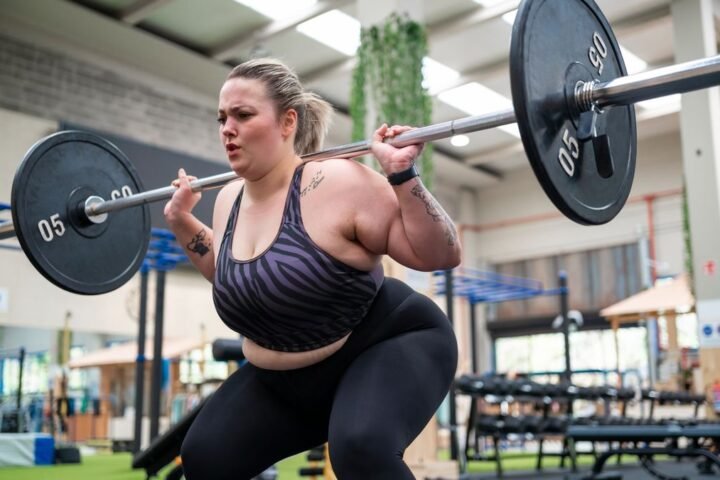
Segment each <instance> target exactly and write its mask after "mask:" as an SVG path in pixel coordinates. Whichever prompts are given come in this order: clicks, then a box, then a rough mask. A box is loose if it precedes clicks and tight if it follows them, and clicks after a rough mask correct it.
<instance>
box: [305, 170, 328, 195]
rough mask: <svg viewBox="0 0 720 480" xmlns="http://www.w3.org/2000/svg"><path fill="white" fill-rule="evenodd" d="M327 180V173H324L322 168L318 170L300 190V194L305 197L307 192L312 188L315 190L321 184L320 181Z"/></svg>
mask: <svg viewBox="0 0 720 480" xmlns="http://www.w3.org/2000/svg"><path fill="white" fill-rule="evenodd" d="M323 180H325V175H323V173H322V170H318V171H317V173H316V174H315V175H313V177H312V178H311V179H310V183H309V184H308V185H307V186H306V187H305V188H303V189H302V191H301V192H300V196H301V197H304V196H305V195H306V194H308V193H310V192H311V191H312V190H315V189H316V188H317V186H318V185H320V182H322V181H323Z"/></svg>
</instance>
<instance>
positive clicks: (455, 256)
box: [371, 125, 461, 271]
mask: <svg viewBox="0 0 720 480" xmlns="http://www.w3.org/2000/svg"><path fill="white" fill-rule="evenodd" d="M407 130H410V127H399V126H393V127H390V128H388V127H387V126H386V125H383V126H382V127H380V128H379V129H378V130H376V131H375V134H374V135H373V142H372V147H371V150H372V153H373V155H374V156H375V157H376V158H377V159H378V162H380V165H381V166H382V169H383V171H384V172H385V174H386V175H391V174H393V173H397V172H403V171H405V170H407V169H408V168H410V167H411V166H412V165H413V163H414V161H415V159H416V158H417V157H418V156H419V155H420V153H421V151H422V145H411V146H408V147H403V148H395V147H393V146H391V145H388V144H386V143H383V142H382V140H383V139H384V138H386V137H393V136H395V135H399V134H400V133H402V132H404V131H407ZM388 187H389V188H391V189H392V190H393V191H394V194H395V195H394V196H395V199H393V200H394V202H392V203H394V205H385V206H384V208H387V209H390V211H389V212H388V211H386V212H384V213H389V214H390V217H389V218H388V220H387V223H386V228H387V237H386V238H387V247H386V249H387V253H388V255H390V256H391V257H392V258H394V259H395V260H397V261H398V262H400V263H401V264H403V265H405V266H408V267H410V268H413V269H416V270H423V271H430V270H439V269H447V268H453V267H456V266H457V265H459V264H460V257H461V246H460V244H459V242H458V238H457V232H456V230H455V225H454V224H453V222H452V220H451V219H450V217H449V216H448V214H447V213H446V212H445V210H443V208H442V207H441V206H440V203H439V202H438V201H437V200H436V199H435V198H434V197H433V196H432V194H431V193H430V192H429V191H428V190H427V189H426V188H425V186H424V185H423V184H422V181H421V180H420V177H413V178H411V179H409V180H407V181H405V182H403V183H401V184H399V185H394V186H390V185H387V186H384V188H386V189H387V188H388ZM376 213H377V212H376ZM380 216H382V215H380Z"/></svg>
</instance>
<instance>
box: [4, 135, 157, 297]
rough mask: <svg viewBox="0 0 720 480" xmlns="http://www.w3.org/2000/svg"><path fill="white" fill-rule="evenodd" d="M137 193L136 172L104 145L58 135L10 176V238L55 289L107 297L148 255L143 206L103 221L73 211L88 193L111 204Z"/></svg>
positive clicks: (147, 225)
mask: <svg viewBox="0 0 720 480" xmlns="http://www.w3.org/2000/svg"><path fill="white" fill-rule="evenodd" d="M142 190H143V189H142V184H141V182H140V178H139V177H138V175H137V173H136V171H135V168H134V167H133V166H132V164H131V163H130V161H129V160H128V159H127V158H126V157H125V155H124V154H123V153H122V152H121V151H120V150H119V149H118V148H117V147H115V146H114V145H113V144H111V143H110V142H108V141H107V140H105V139H103V138H101V137H98V136H97V135H93V134H90V133H86V132H80V131H64V132H59V133H55V134H53V135H50V136H49V137H46V138H44V139H42V140H40V141H38V142H37V143H36V144H35V145H33V146H32V147H31V148H30V150H29V151H28V153H27V154H26V155H25V158H24V159H23V161H22V163H21V164H20V167H19V168H18V170H17V173H16V174H15V179H14V180H13V186H12V218H13V223H14V227H15V233H16V235H17V238H18V240H19V241H20V245H21V246H22V248H23V250H24V251H25V254H26V255H27V257H28V258H29V259H30V261H31V262H32V264H33V265H34V266H35V268H36V269H37V270H38V271H39V272H40V273H42V274H43V275H44V276H45V277H46V278H47V279H48V280H50V281H51V282H53V283H54V284H55V285H57V286H59V287H60V288H62V289H65V290H68V291H70V292H74V293H80V294H85V295H95V294H100V293H105V292H109V291H111V290H114V289H116V288H118V287H120V286H121V285H123V284H124V283H125V282H127V281H128V280H129V279H130V278H131V277H132V276H133V275H134V274H135V272H136V271H137V269H138V268H140V265H141V264H142V261H143V259H144V258H145V253H146V251H147V246H148V241H149V239H150V213H149V211H148V208H147V205H144V206H141V207H131V208H126V209H123V210H118V211H115V212H110V213H108V216H107V219H106V221H105V222H104V223H100V224H94V223H91V222H88V221H87V219H86V218H83V216H82V215H80V214H79V213H78V212H79V211H80V210H79V209H81V208H82V204H84V199H86V198H87V197H88V196H90V195H97V196H99V197H101V198H103V199H105V200H108V199H111V198H113V196H118V195H127V194H129V193H138V192H140V191H142ZM83 220H84V221H83Z"/></svg>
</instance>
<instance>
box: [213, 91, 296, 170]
mask: <svg viewBox="0 0 720 480" xmlns="http://www.w3.org/2000/svg"><path fill="white" fill-rule="evenodd" d="M287 117H288V113H287V112H285V113H284V114H282V115H280V118H278V114H277V112H276V106H275V103H274V102H273V100H272V99H270V97H269V96H268V95H267V91H266V88H265V84H264V83H263V82H261V81H260V80H255V79H248V78H232V79H230V80H228V81H226V82H225V84H224V85H223V86H222V89H220V99H219V105H218V122H219V124H220V127H219V131H220V141H221V142H222V143H223V146H224V147H225V153H226V155H227V159H228V162H229V163H230V168H232V169H233V171H234V172H235V173H237V174H238V175H239V176H241V177H244V178H246V179H248V180H252V179H254V178H261V177H262V176H264V175H265V174H266V173H267V172H268V171H269V170H270V169H271V168H272V167H273V166H274V165H275V164H276V163H277V162H278V161H279V160H280V159H281V158H282V155H283V153H284V149H287V146H288V142H292V138H289V137H290V134H291V133H292V131H293V127H294V123H293V124H292V125H290V126H288V118H287ZM290 117H292V115H290ZM290 120H291V121H292V118H291V119H290ZM290 147H292V144H291V145H290Z"/></svg>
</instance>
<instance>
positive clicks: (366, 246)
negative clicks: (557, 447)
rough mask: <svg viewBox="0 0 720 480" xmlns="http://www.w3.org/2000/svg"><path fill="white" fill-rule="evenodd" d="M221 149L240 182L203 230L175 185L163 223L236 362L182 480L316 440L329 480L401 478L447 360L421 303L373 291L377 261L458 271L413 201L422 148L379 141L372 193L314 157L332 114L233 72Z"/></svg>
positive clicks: (258, 461)
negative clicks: (194, 271) (239, 345)
mask: <svg viewBox="0 0 720 480" xmlns="http://www.w3.org/2000/svg"><path fill="white" fill-rule="evenodd" d="M219 97H220V98H219V108H218V121H219V123H220V126H219V130H220V140H221V141H222V143H223V145H224V146H225V150H226V153H227V158H228V162H229V163H230V167H231V168H232V169H233V171H234V172H235V173H237V174H238V176H239V177H241V178H242V179H243V180H242V181H237V182H232V183H230V184H228V185H226V186H225V187H224V188H223V189H222V190H221V191H220V193H219V194H218V196H217V200H216V203H215V209H214V214H213V225H212V229H211V228H209V227H207V226H205V225H203V224H202V223H201V222H200V221H199V220H198V219H197V218H195V217H193V215H192V213H191V211H192V208H193V207H194V205H195V204H196V203H197V201H198V200H199V198H200V195H199V194H198V193H193V192H192V191H191V189H190V186H189V184H190V180H192V178H193V177H188V176H187V175H186V174H185V172H184V171H183V170H180V172H179V178H178V180H176V181H175V183H176V185H177V186H179V188H178V190H177V191H176V192H175V194H174V195H173V198H172V199H171V200H170V201H169V202H168V204H167V205H166V207H165V217H166V220H167V222H168V224H169V226H170V227H171V229H172V230H173V232H174V233H175V235H176V236H177V239H178V243H180V244H181V245H185V246H186V247H185V248H186V250H187V254H188V256H189V257H190V259H191V261H192V262H193V264H194V265H195V266H196V267H197V268H198V270H199V271H200V272H201V273H202V274H203V275H204V276H205V277H206V278H207V279H208V280H209V281H210V282H212V283H213V299H214V301H215V306H216V308H217V311H218V314H219V316H220V317H221V318H222V320H223V321H224V322H225V323H226V324H227V325H228V326H229V327H230V328H232V329H233V330H235V331H237V332H239V333H240V334H242V335H243V336H244V344H243V353H244V354H245V357H246V358H247V360H248V363H247V364H246V365H244V366H243V367H242V368H240V369H239V370H237V371H236V372H235V373H233V374H232V375H231V376H230V377H229V378H228V379H227V380H226V381H225V382H224V383H223V385H222V386H221V387H220V388H219V389H218V391H217V392H216V393H215V394H214V395H213V397H212V398H211V399H210V400H209V403H208V404H207V405H206V406H205V407H204V408H203V410H202V411H201V412H200V414H199V416H198V417H197V419H196V420H195V422H193V425H192V427H191V429H190V431H189V432H188V435H187V437H186V438H185V441H184V443H183V447H182V459H183V466H184V470H185V475H186V477H187V478H188V479H189V480H195V479H199V480H207V479H224V478H228V479H248V478H251V477H253V476H255V475H257V474H258V473H260V472H262V471H263V470H264V469H265V468H267V467H268V466H270V465H272V464H273V463H275V462H277V461H279V460H281V459H283V458H285V457H288V456H290V455H293V454H296V453H299V452H303V451H305V450H308V449H310V448H312V447H314V446H317V445H320V444H322V443H324V442H326V441H329V445H330V459H331V463H332V466H333V469H334V471H335V473H336V475H337V476H338V478H340V479H343V480H347V479H363V480H366V479H369V478H373V479H393V480H398V479H404V478H407V479H410V478H413V476H412V474H411V473H410V470H409V469H408V467H407V465H406V464H405V463H404V462H403V460H402V454H403V451H404V449H405V447H407V445H408V444H409V443H410V442H411V441H412V440H413V439H414V438H415V437H416V436H417V435H418V434H419V433H420V431H421V430H422V428H423V427H424V426H425V425H426V424H427V422H428V421H429V419H430V418H431V417H432V415H433V413H434V412H435V410H436V409H437V407H438V406H439V404H440V402H441V401H442V399H443V398H444V397H445V395H446V393H447V391H448V388H449V386H450V383H451V382H452V379H453V376H454V373H455V368H456V363H457V347H456V342H455V338H454V335H453V332H452V329H451V327H450V325H449V322H448V321H447V318H446V317H445V316H444V315H443V313H442V312H441V311H440V310H439V309H438V307H437V306H436V305H435V303H434V302H432V301H431V300H429V299H428V298H426V297H424V296H422V295H420V294H418V293H416V292H414V291H413V290H412V289H410V288H409V287H408V286H406V285H404V284H403V283H401V282H399V281H397V280H394V279H389V278H385V279H383V273H382V266H381V263H380V258H381V256H382V255H384V254H388V255H390V256H391V257H392V258H394V259H395V260H397V261H398V262H400V263H401V264H403V265H406V266H407V267H410V268H413V269H417V270H424V271H429V270H435V269H446V268H452V267H454V266H456V265H457V264H458V263H459V259H460V246H459V245H458V243H457V239H456V233H455V228H454V226H453V224H452V222H451V220H450V219H449V217H448V216H447V214H446V213H445V212H444V211H443V210H442V208H441V207H440V205H439V204H438V203H437V201H436V200H435V199H434V198H433V197H432V195H430V193H429V192H428V191H427V190H426V189H425V188H424V187H423V185H422V183H421V182H420V180H419V178H418V177H417V173H416V172H415V170H414V167H413V162H414V160H415V158H416V157H417V156H418V155H419V153H420V151H421V149H422V146H419V145H415V146H409V147H404V148H400V149H398V148H394V147H392V146H390V145H388V144H384V143H383V142H382V140H383V139H384V138H387V137H391V136H394V135H397V134H399V133H401V132H403V131H405V130H407V129H408V127H397V126H395V127H388V126H387V125H383V126H381V127H380V128H379V129H378V130H377V131H375V134H374V136H373V142H372V153H373V155H374V156H375V157H376V158H377V159H378V161H379V162H380V164H381V165H382V169H383V171H384V172H385V174H386V175H387V178H386V177H384V176H383V175H380V174H379V173H376V172H374V171H372V170H371V169H369V168H367V167H365V166H364V165H362V164H360V163H358V162H355V161H352V160H342V159H333V160H326V161H323V162H309V163H306V164H303V162H302V160H301V158H300V155H302V154H304V153H309V152H313V151H317V150H319V149H320V147H321V144H322V141H323V137H324V135H325V133H326V131H327V125H328V121H329V117H330V114H331V108H330V106H329V104H327V102H325V101H323V100H321V99H320V98H319V97H317V96H316V95H314V94H311V93H307V92H304V91H303V89H302V87H301V85H300V83H299V81H298V79H297V77H296V76H295V74H294V73H292V72H291V71H290V70H289V69H288V68H287V67H286V66H284V65H283V64H281V63H279V62H277V61H274V60H269V59H258V60H252V61H249V62H246V63H243V64H241V65H239V66H237V67H236V68H235V69H233V71H232V72H231V73H230V74H229V76H228V78H227V80H226V82H225V83H224V85H223V86H222V89H221V90H220V96H219Z"/></svg>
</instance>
